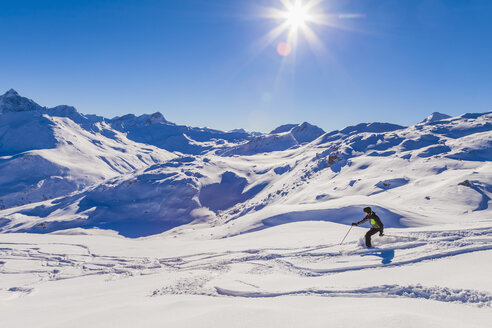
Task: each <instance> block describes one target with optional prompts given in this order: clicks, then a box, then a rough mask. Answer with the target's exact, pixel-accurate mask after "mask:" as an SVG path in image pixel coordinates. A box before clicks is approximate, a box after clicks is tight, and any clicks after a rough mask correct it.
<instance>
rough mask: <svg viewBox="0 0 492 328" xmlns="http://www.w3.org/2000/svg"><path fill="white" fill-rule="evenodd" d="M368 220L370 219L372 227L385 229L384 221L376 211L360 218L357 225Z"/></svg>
mask: <svg viewBox="0 0 492 328" xmlns="http://www.w3.org/2000/svg"><path fill="white" fill-rule="evenodd" d="M366 221H369V223H370V224H371V227H372V228H374V229H381V230H383V229H384V225H383V222H381V220H380V219H379V217H378V216H377V215H376V213H374V212H371V214H368V215H366V217H365V218H363V219H362V220H360V221H359V222H357V223H356V225H359V224H362V223H364V222H366Z"/></svg>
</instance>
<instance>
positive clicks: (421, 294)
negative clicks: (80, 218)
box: [0, 228, 492, 306]
mask: <svg viewBox="0 0 492 328" xmlns="http://www.w3.org/2000/svg"><path fill="white" fill-rule="evenodd" d="M400 234H402V232H400ZM359 243H360V242H359ZM374 244H375V246H376V248H375V249H365V248H360V246H359V245H358V242H351V243H349V244H346V245H343V246H340V245H337V244H325V245H313V246H307V247H300V248H263V249H246V250H241V251H225V252H205V253H199V254H191V255H187V256H182V257H170V258H151V257H122V256H110V255H101V254H95V253H93V252H91V250H90V249H89V247H87V246H85V245H81V244H70V243H39V244H33V243H6V242H3V243H0V258H1V259H2V261H0V275H19V274H22V275H25V274H32V275H34V276H35V277H36V279H35V281H31V282H30V283H28V284H26V285H24V286H10V287H6V288H5V287H4V288H3V290H2V288H0V292H2V293H7V294H10V295H12V297H22V296H27V295H29V294H30V293H31V292H32V291H33V290H34V289H35V288H34V287H35V286H36V284H37V283H41V282H43V281H50V280H62V279H73V278H78V277H83V276H89V275H105V276H107V279H106V280H108V281H111V280H115V279H124V278H127V277H131V276H136V275H151V274H158V273H161V274H162V273H164V274H165V273H166V272H169V273H178V274H179V277H180V278H179V279H178V280H176V281H175V282H174V283H171V284H169V285H167V286H164V287H162V288H160V289H156V290H154V291H151V292H150V296H159V295H165V294H192V295H209V296H235V297H278V296H288V295H318V296H327V297H410V298H421V299H428V300H436V301H442V302H458V303H467V304H474V305H478V306H491V303H492V295H490V294H488V293H484V292H481V291H476V290H468V289H449V288H446V287H438V286H435V287H424V286H420V285H414V286H412V285H410V286H400V285H382V286H373V287H368V288H360V289H352V290H330V289H316V288H308V289H302V290H295V291H277V292H267V291H255V292H241V291H234V290H229V289H227V288H222V287H220V286H217V285H220V281H221V280H220V277H221V276H222V275H223V274H225V273H227V272H228V271H230V269H231V266H233V265H235V264H245V265H248V266H249V271H248V274H251V275H261V274H268V273H272V272H282V273H284V274H288V275H292V276H299V277H319V276H323V275H333V274H338V273H342V272H347V271H357V270H359V271H360V270H373V269H383V268H386V267H394V266H404V265H412V264H416V263H419V262H423V261H429V260H435V259H440V258H444V257H450V256H455V255H459V254H465V253H471V252H478V251H485V250H492V228H486V229H483V228H482V229H470V230H457V231H444V232H436V231H431V232H414V233H407V234H405V236H390V235H388V236H386V237H384V238H375V240H374ZM50 247H52V248H53V247H56V249H57V252H49V251H48V250H49V248H50ZM47 249H48V250H47ZM395 254H396V255H395ZM361 261H363V263H362V264H360V265H353V264H348V263H354V262H355V263H357V262H361ZM26 262H27V263H28V265H16V263H17V264H19V263H20V264H22V263H24V264H25V263H26ZM313 266H314V267H313ZM237 282H239V283H241V284H242V285H244V286H247V287H248V288H251V287H253V288H255V289H259V287H258V286H256V285H254V284H252V283H249V282H247V281H243V280H241V281H237Z"/></svg>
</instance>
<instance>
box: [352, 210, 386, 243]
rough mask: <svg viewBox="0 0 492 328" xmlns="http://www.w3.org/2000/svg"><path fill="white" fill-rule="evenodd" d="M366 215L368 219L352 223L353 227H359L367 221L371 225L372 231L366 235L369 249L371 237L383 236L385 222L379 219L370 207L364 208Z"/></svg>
mask: <svg viewBox="0 0 492 328" xmlns="http://www.w3.org/2000/svg"><path fill="white" fill-rule="evenodd" d="M364 213H366V217H365V218H363V219H362V220H360V221H359V222H354V223H352V225H353V226H358V225H359V224H362V223H364V222H366V221H369V223H371V229H370V230H369V231H368V232H367V233H366V246H367V248H371V247H372V245H371V236H372V235H374V234H376V233H378V232H379V235H380V236H383V229H384V225H383V222H381V220H380V219H379V217H378V216H377V215H376V213H374V212H373V211H372V210H371V208H370V207H366V208H364Z"/></svg>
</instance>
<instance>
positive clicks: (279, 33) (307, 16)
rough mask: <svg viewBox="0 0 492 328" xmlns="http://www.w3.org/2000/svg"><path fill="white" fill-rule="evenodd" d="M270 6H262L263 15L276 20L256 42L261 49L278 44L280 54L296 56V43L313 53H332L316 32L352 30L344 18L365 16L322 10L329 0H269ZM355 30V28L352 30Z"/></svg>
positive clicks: (324, 54)
mask: <svg viewBox="0 0 492 328" xmlns="http://www.w3.org/2000/svg"><path fill="white" fill-rule="evenodd" d="M271 1H272V2H273V3H276V4H274V5H272V6H271V7H266V8H263V10H264V11H263V12H262V13H261V14H260V16H261V17H262V18H268V19H271V20H273V21H275V22H276V23H277V25H276V26H274V27H273V29H272V30H270V31H269V32H268V33H267V34H266V35H265V36H264V37H263V38H262V39H261V40H260V42H259V43H258V45H257V48H258V49H259V50H260V52H261V51H262V50H264V49H266V48H267V47H269V46H270V45H272V44H274V43H276V44H277V47H276V48H277V52H278V54H279V55H280V56H283V57H287V56H289V55H292V57H293V58H296V50H297V48H298V46H299V45H301V44H305V45H308V46H309V47H310V48H311V50H312V51H313V52H314V53H316V55H321V56H331V54H329V50H328V49H327V48H326V47H325V46H324V44H323V42H322V41H321V39H320V38H319V37H318V35H317V33H316V32H317V31H320V30H321V29H320V27H325V28H330V29H336V30H346V31H354V30H353V29H352V28H351V27H350V26H346V25H347V24H343V21H347V20H350V19H358V18H364V17H365V15H364V14H356V13H336V12H325V11H324V8H325V7H326V6H325V4H326V2H328V0H271ZM355 31H356V30H355Z"/></svg>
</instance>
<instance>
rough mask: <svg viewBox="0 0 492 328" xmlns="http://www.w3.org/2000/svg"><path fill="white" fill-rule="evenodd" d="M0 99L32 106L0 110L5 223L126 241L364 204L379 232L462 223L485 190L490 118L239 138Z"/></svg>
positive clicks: (322, 214) (155, 120) (319, 215)
mask: <svg viewBox="0 0 492 328" xmlns="http://www.w3.org/2000/svg"><path fill="white" fill-rule="evenodd" d="M5 97H6V98H8V99H10V100H9V101H10V103H11V104H14V103H19V104H25V103H27V104H31V105H30V106H31V107H29V106H28V108H32V110H30V111H25V110H24V109H25V108H26V107H25V106H24V105H22V106H21V107H20V108H19V110H15V108H14V107H12V106H10V105H9V106H10V107H9V108H10V110H9V111H5V112H4V114H3V115H2V116H0V132H1V134H0V135H1V137H0V152H1V154H2V157H1V159H0V170H1V171H2V173H3V174H2V178H1V180H0V206H2V208H3V209H4V210H3V211H1V212H0V216H1V217H2V218H3V221H2V222H3V223H2V226H1V227H0V229H1V231H5V232H13V231H26V232H41V233H45V232H52V231H58V230H60V229H68V228H80V227H82V228H101V229H111V230H115V231H117V232H119V233H120V234H122V235H125V236H129V237H139V236H148V235H152V234H157V233H162V232H165V231H173V229H175V228H176V229H177V228H179V227H181V226H185V225H188V224H191V223H193V224H196V223H197V222H204V223H206V224H212V225H220V226H222V227H223V228H222V229H223V231H222V232H221V233H222V234H223V235H224V236H228V235H236V234H241V233H244V232H245V231H250V230H255V229H262V228H264V227H268V226H271V225H272V224H274V225H276V224H278V223H279V222H283V223H287V222H292V221H298V220H299V219H302V220H325V219H326V218H327V217H333V213H336V215H335V216H336V217H337V218H338V219H335V218H333V219H331V221H333V222H335V221H336V222H341V223H346V220H350V219H351V218H353V217H354V216H355V215H356V213H358V212H359V210H357V209H358V208H359V207H360V206H362V205H363V204H373V206H375V207H376V208H378V210H379V211H380V212H382V213H384V214H385V217H386V220H387V222H388V224H389V226H390V227H391V226H393V227H408V226H418V225H426V224H430V223H436V222H442V217H443V215H444V214H445V215H448V216H449V217H455V214H456V213H460V216H466V217H469V219H468V220H475V219H476V218H480V217H483V216H484V215H485V214H484V213H486V210H487V209H488V204H489V201H490V199H491V197H492V194H491V192H492V187H491V186H492V181H491V179H492V177H491V174H490V161H491V160H492V133H491V131H492V113H482V114H464V115H461V116H458V117H454V118H445V117H444V116H440V117H439V119H438V120H433V119H428V120H426V121H424V122H423V123H419V124H416V125H413V126H410V127H402V126H399V125H394V124H389V123H368V124H359V125H356V126H352V127H347V128H344V129H342V130H338V131H332V132H328V133H325V132H324V131H323V130H321V129H320V128H318V127H316V126H314V125H311V124H309V123H303V124H300V125H295V124H292V125H284V126H281V127H279V128H277V129H275V130H273V131H272V132H271V133H269V134H266V135H261V136H258V137H252V136H250V135H249V134H248V133H246V132H244V131H235V132H221V131H216V130H211V129H200V128H189V127H186V126H179V125H176V124H173V123H170V122H168V121H167V120H166V119H165V118H164V116H163V115H162V114H160V113H155V114H152V115H143V116H140V117H136V116H134V115H127V116H124V117H117V118H114V119H111V120H107V119H104V118H100V117H95V116H93V117H90V118H87V117H86V116H84V115H82V114H79V113H78V112H77V111H76V110H75V109H74V108H73V107H68V106H59V107H55V108H52V109H47V108H43V107H40V106H36V105H32V104H35V103H34V102H32V101H29V100H24V99H20V100H19V99H18V98H19V97H20V96H18V95H17V94H16V93H15V92H12V91H9V92H8V93H7V94H6V95H4V96H2V99H3V98H5ZM12 99H14V100H12ZM15 99H17V100H15ZM2 101H3V100H2ZM4 103H5V101H4ZM433 116H434V117H437V115H433ZM19 136H22V137H19ZM247 138H250V140H249V141H244V139H247ZM160 147H162V148H164V149H162V148H160ZM169 150H176V152H175V153H170V152H169ZM183 153H196V154H194V155H183ZM34 168H36V169H34ZM31 203H32V204H31ZM450 204H451V205H450ZM21 205H23V206H21ZM19 206H21V207H19ZM296 213H299V214H296ZM340 220H341V221H340ZM273 222H274V223H273Z"/></svg>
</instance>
